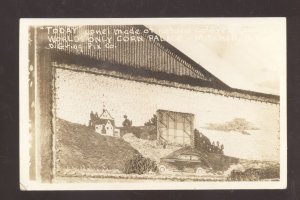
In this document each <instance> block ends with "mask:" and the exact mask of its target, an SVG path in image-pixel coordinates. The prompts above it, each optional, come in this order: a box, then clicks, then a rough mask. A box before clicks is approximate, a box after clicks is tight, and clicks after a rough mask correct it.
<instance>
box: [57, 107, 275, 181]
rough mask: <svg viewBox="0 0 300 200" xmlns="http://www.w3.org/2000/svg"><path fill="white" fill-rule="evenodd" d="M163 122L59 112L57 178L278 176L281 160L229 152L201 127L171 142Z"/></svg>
mask: <svg viewBox="0 0 300 200" xmlns="http://www.w3.org/2000/svg"><path fill="white" fill-rule="evenodd" d="M166 113H167V114H170V113H168V111H166ZM172 113H173V112H172ZM179 114H181V113H179ZM158 123H160V121H159V120H158V118H157V116H156V114H154V115H153V117H152V118H151V119H149V121H147V122H145V124H144V126H133V125H132V121H131V120H130V119H128V117H127V116H126V115H125V116H124V121H123V123H122V126H120V127H117V126H116V125H115V122H114V119H113V118H112V117H111V116H110V114H109V112H108V111H107V110H103V113H102V114H100V115H99V116H98V114H97V113H95V114H94V113H93V112H91V114H90V120H89V123H88V125H82V124H77V123H71V122H68V121H66V120H63V119H59V118H58V119H57V120H56V125H57V127H56V131H57V132H56V134H57V140H56V141H57V145H56V148H57V149H56V151H57V153H56V156H57V159H56V160H57V162H56V171H57V176H58V178H57V179H55V181H68V180H69V181H71V182H73V181H76V179H77V181H79V180H80V181H82V178H83V179H85V180H86V181H92V182H93V181H96V180H98V179H105V180H106V181H109V180H110V179H112V180H113V179H122V180H123V181H125V180H128V181H130V180H135V179H137V180H161V181H164V180H167V181H276V180H279V163H278V162H275V161H258V160H245V159H239V158H234V157H230V156H226V155H224V153H223V149H224V148H226V147H224V146H223V144H220V143H219V142H218V141H217V142H216V143H215V142H211V141H210V139H209V138H208V137H206V136H205V135H204V134H203V133H201V132H199V131H198V130H197V129H194V130H193V132H192V134H193V138H194V142H193V144H187V143H183V144H179V143H168V142H167V141H166V140H159V139H158V129H157V124H158ZM173 130H174V129H173ZM177 137H180V135H179V134H178V136H177ZM80 177H81V178H80Z"/></svg>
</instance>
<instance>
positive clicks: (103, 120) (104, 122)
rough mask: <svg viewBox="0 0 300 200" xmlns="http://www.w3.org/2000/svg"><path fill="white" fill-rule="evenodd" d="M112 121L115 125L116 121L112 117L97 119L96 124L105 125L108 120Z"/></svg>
mask: <svg viewBox="0 0 300 200" xmlns="http://www.w3.org/2000/svg"><path fill="white" fill-rule="evenodd" d="M108 121H110V123H111V124H112V125H113V126H115V121H114V120H110V119H97V120H95V124H96V125H100V124H101V125H105V124H107V122H108Z"/></svg>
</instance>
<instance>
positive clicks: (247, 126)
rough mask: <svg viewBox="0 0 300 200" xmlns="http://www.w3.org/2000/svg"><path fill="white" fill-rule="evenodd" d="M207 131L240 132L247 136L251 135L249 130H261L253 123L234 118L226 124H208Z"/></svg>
mask: <svg viewBox="0 0 300 200" xmlns="http://www.w3.org/2000/svg"><path fill="white" fill-rule="evenodd" d="M204 128H205V129H209V130H216V131H225V132H231V131H235V132H240V133H242V134H245V135H250V133H249V132H247V131H249V130H259V129H258V128H257V127H255V126H254V125H253V124H252V123H251V122H248V121H247V120H246V119H244V118H234V119H233V120H231V121H228V122H224V123H208V124H207V126H206V127H204Z"/></svg>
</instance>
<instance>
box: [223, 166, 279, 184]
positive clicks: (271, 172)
mask: <svg viewBox="0 0 300 200" xmlns="http://www.w3.org/2000/svg"><path fill="white" fill-rule="evenodd" d="M275 178H279V167H278V166H269V167H266V168H261V169H257V168H249V169H246V170H245V171H244V172H242V171H237V170H233V171H232V172H231V174H230V176H229V178H228V179H229V180H232V181H259V180H263V179H275Z"/></svg>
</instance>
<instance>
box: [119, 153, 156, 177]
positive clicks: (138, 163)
mask: <svg viewBox="0 0 300 200" xmlns="http://www.w3.org/2000/svg"><path fill="white" fill-rule="evenodd" d="M150 171H153V172H157V171H158V168H157V164H156V162H155V161H153V160H151V159H150V158H145V157H143V156H142V155H135V156H134V157H133V158H132V159H130V160H128V161H127V162H126V163H125V167H124V173H125V174H144V173H147V172H150Z"/></svg>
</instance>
